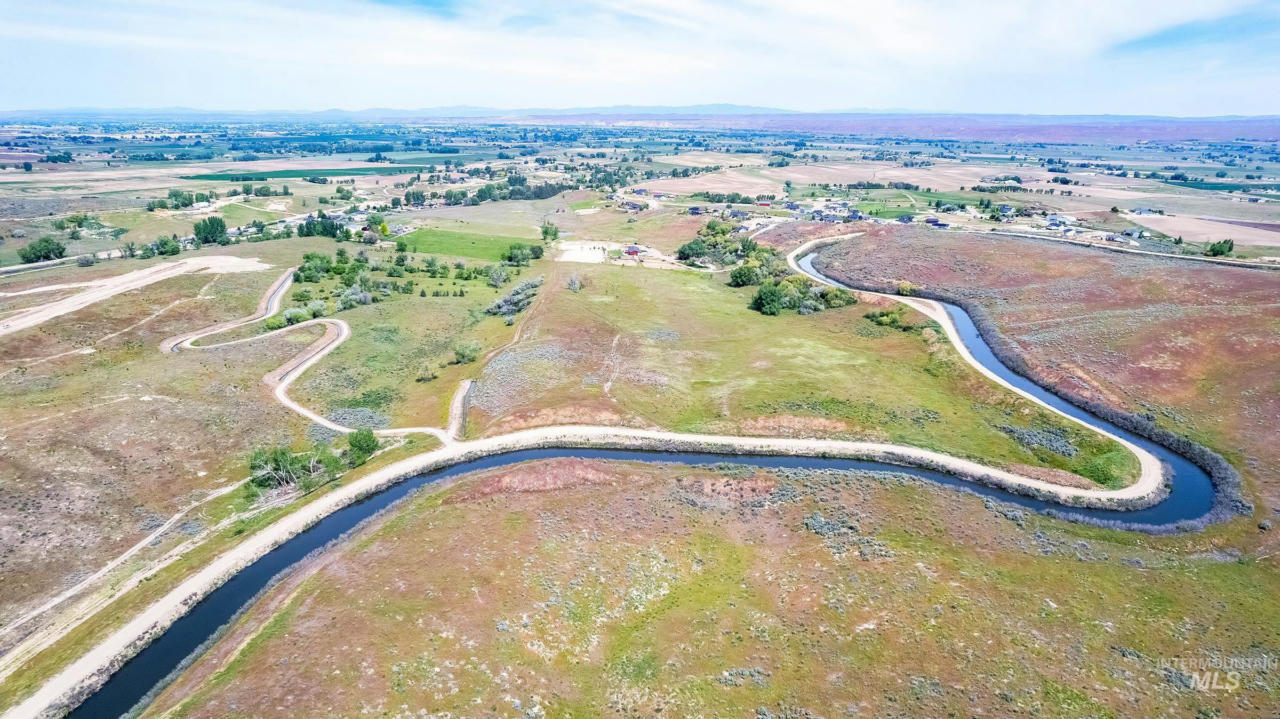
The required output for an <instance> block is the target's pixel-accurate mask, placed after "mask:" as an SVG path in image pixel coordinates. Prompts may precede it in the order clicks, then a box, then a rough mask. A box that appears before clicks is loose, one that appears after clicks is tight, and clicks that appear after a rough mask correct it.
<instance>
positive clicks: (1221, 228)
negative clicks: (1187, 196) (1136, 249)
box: [1130, 215, 1280, 247]
mask: <svg viewBox="0 0 1280 719" xmlns="http://www.w3.org/2000/svg"><path fill="white" fill-rule="evenodd" d="M1130 219H1132V220H1133V221H1134V222H1136V223H1138V224H1139V225H1142V226H1144V227H1149V228H1151V229H1153V230H1155V231H1157V232H1163V233H1164V234H1166V235H1169V236H1170V237H1181V238H1182V239H1183V240H1184V241H1186V242H1200V243H1208V242H1217V241H1218V240H1222V239H1227V238H1230V239H1232V240H1234V241H1235V243H1236V244H1237V245H1267V246H1273V247H1274V246H1280V226H1276V228H1275V229H1269V228H1268V226H1267V225H1262V226H1249V225H1247V224H1238V222H1239V221H1237V223H1232V222H1222V221H1218V220H1211V219H1208V218H1204V217H1194V216H1188V215H1139V216H1134V217H1132V218H1130Z"/></svg>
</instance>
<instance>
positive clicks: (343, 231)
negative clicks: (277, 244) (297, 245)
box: [298, 212, 351, 239]
mask: <svg viewBox="0 0 1280 719" xmlns="http://www.w3.org/2000/svg"><path fill="white" fill-rule="evenodd" d="M298 237H333V238H335V239H336V238H339V237H341V238H343V239H351V231H350V230H348V229H347V228H346V227H343V226H342V223H340V222H336V221H334V220H332V219H330V218H328V217H326V216H325V214H324V213H323V212H318V213H316V217H308V218H307V219H306V220H305V221H304V222H303V223H302V224H300V225H298Z"/></svg>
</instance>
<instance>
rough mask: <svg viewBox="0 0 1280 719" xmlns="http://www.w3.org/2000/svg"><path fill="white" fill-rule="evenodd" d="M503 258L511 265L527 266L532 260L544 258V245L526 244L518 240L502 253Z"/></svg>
mask: <svg viewBox="0 0 1280 719" xmlns="http://www.w3.org/2000/svg"><path fill="white" fill-rule="evenodd" d="M502 259H503V261H504V262H506V263H507V264H509V265H514V266H516V267H527V266H528V265H529V262H530V261H532V260H540V259H542V245H526V244H524V243H521V242H516V243H514V244H512V245H511V246H510V247H508V248H507V249H506V251H505V252H503V253H502Z"/></svg>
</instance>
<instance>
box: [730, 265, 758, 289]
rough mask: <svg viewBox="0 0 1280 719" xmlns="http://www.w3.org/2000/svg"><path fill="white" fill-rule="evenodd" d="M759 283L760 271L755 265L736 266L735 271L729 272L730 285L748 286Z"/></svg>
mask: <svg viewBox="0 0 1280 719" xmlns="http://www.w3.org/2000/svg"><path fill="white" fill-rule="evenodd" d="M758 284H760V271H759V270H758V269H756V268H755V267H749V266H747V265H743V266H741V267H735V268H734V270H733V272H730V273H729V286H730V287H746V286H748V285H758Z"/></svg>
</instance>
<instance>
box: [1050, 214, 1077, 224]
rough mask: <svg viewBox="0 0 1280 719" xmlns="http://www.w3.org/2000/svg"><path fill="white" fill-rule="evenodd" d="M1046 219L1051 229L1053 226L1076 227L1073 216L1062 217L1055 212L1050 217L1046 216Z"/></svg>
mask: <svg viewBox="0 0 1280 719" xmlns="http://www.w3.org/2000/svg"><path fill="white" fill-rule="evenodd" d="M1045 219H1046V220H1048V221H1049V226H1050V227H1053V226H1055V225H1074V224H1076V218H1074V217H1072V216H1071V215H1060V214H1058V213H1056V212H1054V213H1052V214H1049V215H1047V216H1045Z"/></svg>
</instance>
